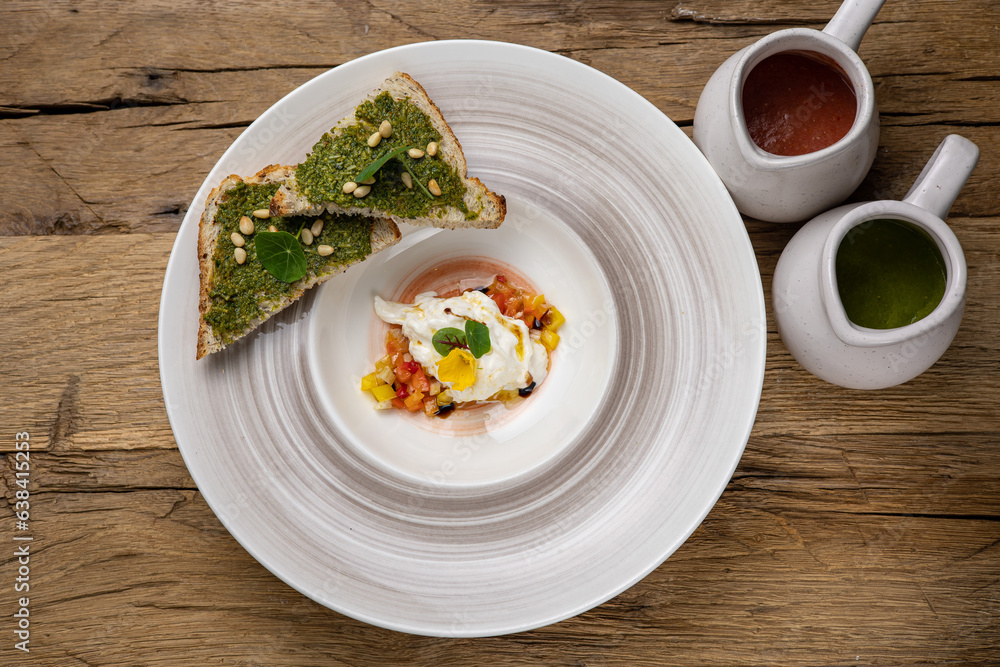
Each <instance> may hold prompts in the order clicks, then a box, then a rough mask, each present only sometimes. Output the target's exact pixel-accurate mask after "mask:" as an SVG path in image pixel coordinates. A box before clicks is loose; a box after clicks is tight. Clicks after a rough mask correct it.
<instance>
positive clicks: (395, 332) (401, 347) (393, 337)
mask: <svg viewBox="0 0 1000 667" xmlns="http://www.w3.org/2000/svg"><path fill="white" fill-rule="evenodd" d="M385 351H386V354H390V355H393V356H395V355H397V354H405V353H407V352H409V351H410V341H409V340H407V338H406V336H404V335H403V332H402V331H401V330H399V329H389V331H388V333H386V335H385Z"/></svg>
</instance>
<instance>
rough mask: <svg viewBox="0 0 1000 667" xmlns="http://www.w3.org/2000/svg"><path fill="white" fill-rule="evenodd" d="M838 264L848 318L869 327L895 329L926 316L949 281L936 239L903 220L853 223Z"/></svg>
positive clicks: (840, 284)
mask: <svg viewBox="0 0 1000 667" xmlns="http://www.w3.org/2000/svg"><path fill="white" fill-rule="evenodd" d="M836 268H837V290H838V291H839V293H840V300H841V302H842V303H843V304H844V310H845V312H846V313H847V317H848V319H850V320H851V322H853V323H854V324H857V325H858V326H862V327H868V328H870V329H895V328H898V327H903V326H906V325H907V324H912V323H913V322H917V321H918V320H921V319H923V318H925V317H927V316H928V315H930V313H931V312H932V311H933V310H934V309H935V308H936V307H937V305H938V304H939V303H940V302H941V299H942V298H943V297H944V290H945V285H946V283H947V281H948V271H947V269H946V267H945V263H944V258H943V257H942V255H941V251H940V250H939V249H938V246H937V244H936V243H935V242H934V240H933V239H932V238H931V237H930V235H929V234H927V232H925V231H924V230H922V229H920V228H919V227H917V226H916V225H913V224H910V223H908V222H904V221H902V220H890V219H879V220H869V221H867V222H863V223H861V224H859V225H857V226H855V227H853V228H852V229H851V230H850V231H848V232H847V234H846V235H845V236H844V240H843V241H841V242H840V247H839V248H837V260H836Z"/></svg>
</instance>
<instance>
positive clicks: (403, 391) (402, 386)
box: [396, 382, 410, 398]
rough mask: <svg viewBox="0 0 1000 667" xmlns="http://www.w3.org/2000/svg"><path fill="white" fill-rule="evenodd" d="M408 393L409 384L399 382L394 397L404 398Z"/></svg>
mask: <svg viewBox="0 0 1000 667" xmlns="http://www.w3.org/2000/svg"><path fill="white" fill-rule="evenodd" d="M409 395H410V385H408V384H406V383H405V382H400V383H399V387H397V388H396V397H397V398H406V397H407V396H409Z"/></svg>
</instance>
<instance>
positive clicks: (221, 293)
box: [197, 166, 400, 359]
mask: <svg viewBox="0 0 1000 667" xmlns="http://www.w3.org/2000/svg"><path fill="white" fill-rule="evenodd" d="M292 169H293V168H292V167H283V166H270V167H266V168H264V169H263V170H261V171H260V172H259V173H257V174H256V175H254V176H251V177H250V178H242V177H240V176H236V175H233V176H229V177H227V178H226V179H225V180H224V181H222V183H221V184H220V185H219V187H217V188H215V189H214V190H212V192H211V194H209V196H208V199H207V201H206V202H205V212H204V213H203V214H202V216H201V222H200V225H199V231H198V263H199V265H200V268H201V291H200V296H199V303H198V309H199V311H200V312H201V317H200V319H199V327H198V354H197V358H198V359H201V358H202V357H204V356H205V355H206V354H210V353H212V352H216V351H218V350H221V349H223V348H224V347H226V346H227V345H229V344H230V343H232V342H233V341H235V340H237V339H239V338H242V337H243V336H245V335H246V334H248V333H250V332H251V331H253V330H254V329H256V328H257V327H258V326H259V325H260V324H261V322H263V321H264V320H266V319H268V318H269V317H271V316H272V315H274V314H275V313H277V312H278V311H280V310H282V309H283V308H285V307H286V306H288V305H290V304H292V303H293V302H294V301H295V300H296V299H298V298H299V297H300V296H302V294H303V293H304V292H305V291H306V290H307V289H309V288H310V287H312V286H313V285H316V284H319V283H321V282H324V281H326V280H328V279H329V278H331V277H333V276H334V275H336V274H338V273H341V272H342V271H344V270H345V269H346V268H347V267H348V266H350V265H352V264H356V263H357V262H360V261H362V260H363V259H365V258H366V257H368V256H369V255H371V254H372V253H376V252H378V251H379V250H382V249H383V248H387V247H389V246H391V245H393V244H394V243H396V242H397V241H398V240H399V238H400V233H399V228H398V227H396V224H395V223H394V222H392V221H391V220H387V219H375V218H368V217H363V216H357V215H346V214H339V213H323V214H322V215H320V216H318V217H317V216H308V217H306V216H270V215H269V214H268V210H267V209H268V204H269V202H270V201H271V197H273V196H274V193H275V192H276V191H277V190H278V187H279V184H280V183H282V182H283V181H284V180H285V179H286V178H288V177H289V176H290V174H291V170H292Z"/></svg>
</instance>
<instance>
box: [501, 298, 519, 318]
mask: <svg viewBox="0 0 1000 667" xmlns="http://www.w3.org/2000/svg"><path fill="white" fill-rule="evenodd" d="M503 314H504V315H506V316H507V317H513V318H518V317H521V315H523V314H524V298H523V297H520V296H514V297H512V298H509V299H507V306H506V308H504V309H503Z"/></svg>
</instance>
